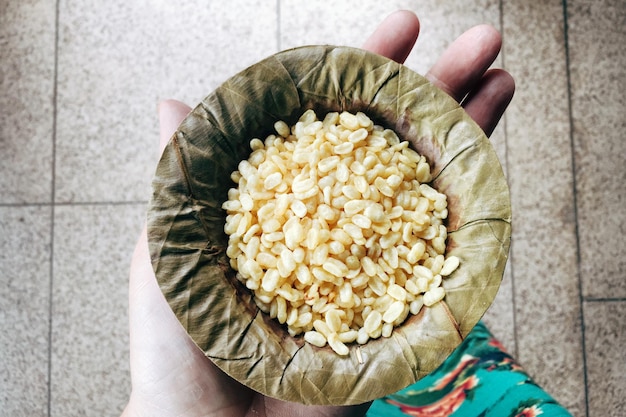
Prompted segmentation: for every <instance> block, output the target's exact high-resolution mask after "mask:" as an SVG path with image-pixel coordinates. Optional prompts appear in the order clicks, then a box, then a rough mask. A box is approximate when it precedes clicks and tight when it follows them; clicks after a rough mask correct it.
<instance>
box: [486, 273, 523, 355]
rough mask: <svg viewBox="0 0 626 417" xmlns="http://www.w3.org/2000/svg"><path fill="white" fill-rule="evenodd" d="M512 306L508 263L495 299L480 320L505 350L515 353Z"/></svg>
mask: <svg viewBox="0 0 626 417" xmlns="http://www.w3.org/2000/svg"><path fill="white" fill-rule="evenodd" d="M513 306H514V302H513V281H512V276H511V268H510V265H507V268H506V269H505V271H504V277H503V279H502V284H501V285H500V290H499V291H498V294H497V295H496V299H495V300H494V302H493V304H492V305H491V307H489V309H488V310H487V312H486V313H485V315H484V317H483V319H482V320H483V321H484V322H485V324H486V325H487V327H488V328H489V330H490V331H491V332H492V333H493V335H494V336H495V337H496V338H497V339H498V340H499V341H500V342H501V343H502V344H503V345H504V347H505V348H506V350H507V352H509V353H510V354H512V355H517V343H516V341H515V315H514V311H513Z"/></svg>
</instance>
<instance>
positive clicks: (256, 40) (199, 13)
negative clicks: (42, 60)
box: [55, 0, 277, 202]
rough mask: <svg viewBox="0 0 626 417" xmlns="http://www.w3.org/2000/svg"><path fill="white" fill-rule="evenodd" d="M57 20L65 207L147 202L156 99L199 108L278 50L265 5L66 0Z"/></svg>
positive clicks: (59, 171) (60, 185) (60, 183)
mask: <svg viewBox="0 0 626 417" xmlns="http://www.w3.org/2000/svg"><path fill="white" fill-rule="evenodd" d="M86 3H87V4H86ZM59 20H60V23H59V26H60V28H59V82H58V97H59V99H58V109H59V112H58V134H57V168H56V183H55V184H56V200H57V201H58V202H94V201H95V202H103V201H105V202H108V201H145V200H146V199H147V197H148V196H149V183H150V178H151V177H152V174H153V172H154V161H155V159H156V157H157V155H156V153H157V151H156V142H157V137H158V136H157V134H158V131H157V126H158V124H157V117H156V107H157V102H158V101H159V100H161V99H164V98H178V99H180V100H184V101H188V102H189V104H190V105H195V104H196V103H197V101H199V100H200V99H201V98H203V97H204V96H205V95H206V94H208V93H209V92H210V91H212V89H214V88H215V87H216V86H217V85H219V84H220V83H221V82H222V81H224V80H226V79H227V78H228V77H229V76H231V75H234V73H235V72H237V71H239V70H241V69H243V68H244V67H245V66H246V65H248V64H251V63H253V62H255V61H256V60H258V59H260V58H264V57H265V56H266V55H269V54H270V53H273V52H275V51H276V43H277V41H276V39H277V38H276V7H275V3H269V2H262V1H233V2H229V4H228V6H226V5H225V4H224V3H219V2H209V3H206V4H204V5H200V3H198V2H192V1H185V2H176V5H174V4H173V3H172V4H170V3H169V2H154V1H147V0H144V1H138V2H125V1H121V0H115V1H111V2H101V1H88V2H84V1H80V2H78V1H75V0H67V1H63V2H61V4H60V17H59Z"/></svg>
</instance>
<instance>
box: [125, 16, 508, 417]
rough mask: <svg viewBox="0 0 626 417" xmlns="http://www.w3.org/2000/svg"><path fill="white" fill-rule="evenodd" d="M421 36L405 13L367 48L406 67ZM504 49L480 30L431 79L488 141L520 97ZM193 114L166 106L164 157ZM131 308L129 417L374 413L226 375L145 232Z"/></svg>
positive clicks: (450, 52) (492, 33)
mask: <svg viewBox="0 0 626 417" xmlns="http://www.w3.org/2000/svg"><path fill="white" fill-rule="evenodd" d="M418 33H419V21H418V20H417V17H416V16H415V15H414V14H413V13H411V12H407V11H399V12H396V13H394V14H392V15H390V16H389V17H388V18H387V19H386V20H385V21H384V22H382V23H381V25H380V26H379V27H378V28H377V30H376V31H375V32H374V33H373V34H372V35H371V36H370V37H369V38H368V39H367V41H366V42H365V44H364V45H363V48H364V49H367V50H370V51H372V52H375V53H378V54H380V55H384V56H386V57H388V58H391V59H393V60H395V61H398V62H404V60H405V59H406V57H407V56H408V54H409V52H411V49H412V48H413V45H414V44H415V41H416V40H417V36H418ZM500 44H501V40H500V35H499V34H498V32H497V31H496V30H495V29H493V28H492V27H490V26H486V25H483V26H477V27H474V28H472V29H470V30H468V31H467V32H465V33H464V34H463V35H461V36H460V37H459V38H458V39H457V40H456V41H455V42H454V43H453V44H451V45H450V47H449V48H448V49H447V50H446V51H445V52H444V53H443V55H442V56H441V57H440V58H439V60H438V61H437V62H436V63H435V65H434V66H433V67H432V68H431V70H430V71H429V72H428V74H427V75H426V77H427V78H428V79H429V80H430V81H431V82H432V83H433V84H435V85H436V86H437V87H439V88H441V89H442V90H444V91H445V92H447V93H448V94H449V95H451V96H452V97H454V98H455V99H456V100H457V101H459V102H460V103H461V104H462V105H463V107H464V108H465V110H466V111H467V113H468V114H469V115H470V116H471V117H472V118H473V119H474V120H475V121H476V122H477V123H478V125H479V126H480V127H481V128H482V129H483V130H484V131H485V133H487V135H489V134H491V132H492V131H493V129H494V128H495V126H496V124H497V123H498V121H499V119H500V117H501V116H502V113H503V112H504V109H505V108H506V106H507V105H508V103H509V101H510V100H511V97H512V96H513V90H514V83H513V79H512V78H511V76H510V75H509V74H508V73H506V72H504V71H502V70H488V68H489V66H490V65H491V64H492V63H493V61H494V60H495V58H496V56H497V55H498V53H499V50H500ZM190 110H191V109H190V108H189V107H188V106H187V105H185V104H183V103H180V102H177V101H173V100H170V101H165V102H163V103H161V104H160V106H159V119H160V131H161V133H160V138H161V140H160V148H161V150H162V149H163V148H164V147H165V144H166V143H167V141H168V139H169V138H170V137H171V135H172V134H173V133H174V131H175V130H176V128H177V127H178V125H179V124H180V122H181V121H182V120H183V118H184V117H185V116H186V115H187V114H188V112H189V111H190ZM129 304H130V306H129V317H130V361H131V377H132V393H131V396H130V400H129V403H128V405H127V407H126V409H125V410H124V413H123V416H126V417H131V416H157V417H169V416H185V417H196V416H211V417H247V416H250V417H252V416H259V417H266V416H271V417H282V416H285V417H287V416H288V417H294V416H316V417H317V416H319V417H322V416H325V417H339V416H362V415H364V414H365V412H366V411H367V408H368V407H369V404H363V405H360V406H350V407H328V406H305V405H301V404H294V403H287V402H283V401H279V400H276V399H273V398H269V397H265V396H263V395H261V394H259V393H256V392H254V391H252V390H250V389H248V388H246V387H245V386H243V385H241V384H240V383H238V382H236V381H235V380H233V379H231V378H230V377H229V376H227V375H226V374H225V373H223V372H222V371H221V370H220V369H218V368H217V367H216V366H215V365H214V364H213V363H212V362H211V361H210V360H209V359H207V358H206V357H205V356H204V354H203V353H202V352H201V351H200V350H199V349H198V348H197V347H196V345H195V344H194V343H193V342H192V340H191V339H190V338H189V336H188V335H187V333H186V332H185V330H184V329H183V327H182V326H181V325H180V323H179V322H178V320H177V319H176V317H175V315H174V313H173V312H172V311H171V310H170V307H169V305H168V304H167V302H166V301H165V298H164V297H163V295H162V294H161V291H160V289H159V287H158V285H157V282H156V278H155V275H154V272H153V270H152V266H151V264H150V256H149V253H148V243H147V236H146V231H145V229H144V231H143V232H142V233H141V236H140V239H139V241H138V243H137V247H136V249H135V252H134V254H133V258H132V263H131V270H130V289H129Z"/></svg>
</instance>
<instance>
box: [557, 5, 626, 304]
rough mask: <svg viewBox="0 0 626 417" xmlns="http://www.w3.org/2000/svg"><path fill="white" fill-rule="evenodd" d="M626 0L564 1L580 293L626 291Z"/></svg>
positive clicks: (606, 294) (623, 294)
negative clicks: (625, 132) (567, 39)
mask: <svg viewBox="0 0 626 417" xmlns="http://www.w3.org/2000/svg"><path fill="white" fill-rule="evenodd" d="M624 22H626V5H625V4H624V1H623V0H603V1H592V0H587V1H584V0H575V1H569V2H568V23H569V50H570V54H569V55H570V73H571V89H572V90H571V94H572V119H573V126H574V144H575V148H574V149H575V156H576V188H577V203H578V233H579V239H580V268H581V277H582V284H583V285H582V289H583V294H584V295H585V296H586V297H600V298H603V297H604V298H606V297H626V280H624V275H625V274H626V240H625V238H624V236H625V235H626V210H624V199H625V198H626V185H624V184H626V140H624V131H626V97H625V96H624V91H625V90H626V52H625V49H624V44H625V43H626V32H625V31H624Z"/></svg>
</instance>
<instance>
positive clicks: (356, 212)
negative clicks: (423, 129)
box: [222, 110, 459, 355]
mask: <svg viewBox="0 0 626 417" xmlns="http://www.w3.org/2000/svg"><path fill="white" fill-rule="evenodd" d="M274 128H275V130H276V133H277V134H275V135H270V136H268V137H267V138H266V139H265V140H264V141H263V140H260V139H253V140H252V141H251V142H250V147H251V150H252V153H251V154H250V156H249V158H248V159H247V160H243V161H241V162H240V163H239V166H238V169H237V170H236V171H235V172H233V173H232V175H231V178H232V180H233V181H234V182H235V183H236V184H237V187H236V188H231V189H230V190H229V192H228V200H227V201H226V202H224V204H223V206H222V208H223V209H224V210H226V212H227V217H226V224H225V226H224V231H225V232H226V234H227V235H228V236H229V241H228V248H227V255H228V257H229V258H230V263H231V266H232V267H233V268H234V269H235V270H236V271H238V274H237V277H238V279H239V280H240V281H241V282H242V283H244V284H245V285H246V287H247V288H248V289H250V290H251V291H252V292H253V293H254V301H255V303H256V305H257V306H258V307H259V309H261V310H262V311H263V312H264V313H267V314H269V315H270V316H271V317H272V318H274V319H277V320H278V322H280V323H281V324H284V325H286V328H287V330H288V332H289V334H291V335H292V336H297V335H302V334H304V336H303V337H304V340H305V341H306V342H308V343H310V344H312V345H315V346H318V347H324V346H325V345H326V344H328V345H329V346H330V347H331V348H332V349H333V350H334V351H335V352H336V353H337V354H338V355H347V354H348V353H349V349H348V346H347V344H350V343H355V342H356V343H358V344H365V343H367V341H368V340H369V339H376V338H379V337H381V336H383V337H389V336H390V335H391V333H392V331H393V329H394V327H395V326H398V325H400V324H401V323H403V322H404V321H405V320H406V318H407V317H408V315H409V314H417V313H418V312H419V311H420V309H421V308H422V306H423V305H426V306H431V305H433V304H435V303H437V302H439V301H441V300H442V299H443V298H444V296H445V291H444V289H443V287H442V286H441V281H442V279H443V278H445V277H446V276H448V275H450V274H451V273H452V272H453V271H454V270H455V269H456V268H457V267H458V266H459V259H458V258H457V257H454V256H449V257H445V256H444V255H445V249H446V237H447V230H446V227H445V225H444V219H446V218H447V215H448V210H447V199H446V196H445V194H442V193H439V192H438V191H436V190H435V189H433V188H432V187H430V186H429V185H428V183H429V182H430V181H431V174H430V166H429V164H428V163H427V161H426V159H425V158H424V157H423V156H420V155H419V154H418V153H417V152H415V151H414V150H412V149H411V148H409V146H408V142H407V141H401V140H400V139H399V138H398V136H397V135H396V133H395V132H394V131H392V130H390V129H384V128H383V127H381V126H378V125H375V124H374V123H373V121H372V120H371V119H370V118H369V117H368V116H367V115H365V114H364V113H361V112H358V113H356V114H352V113H349V112H342V113H338V112H331V113H328V114H327V115H326V116H325V117H324V119H323V120H319V119H318V118H317V115H316V114H315V112H314V111H312V110H307V111H306V112H305V113H304V114H303V115H302V116H301V117H300V119H299V121H298V122H297V123H296V124H295V125H294V126H292V127H291V128H290V127H289V126H288V125H287V124H286V123H285V122H283V121H278V122H277V123H276V124H275V125H274Z"/></svg>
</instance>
